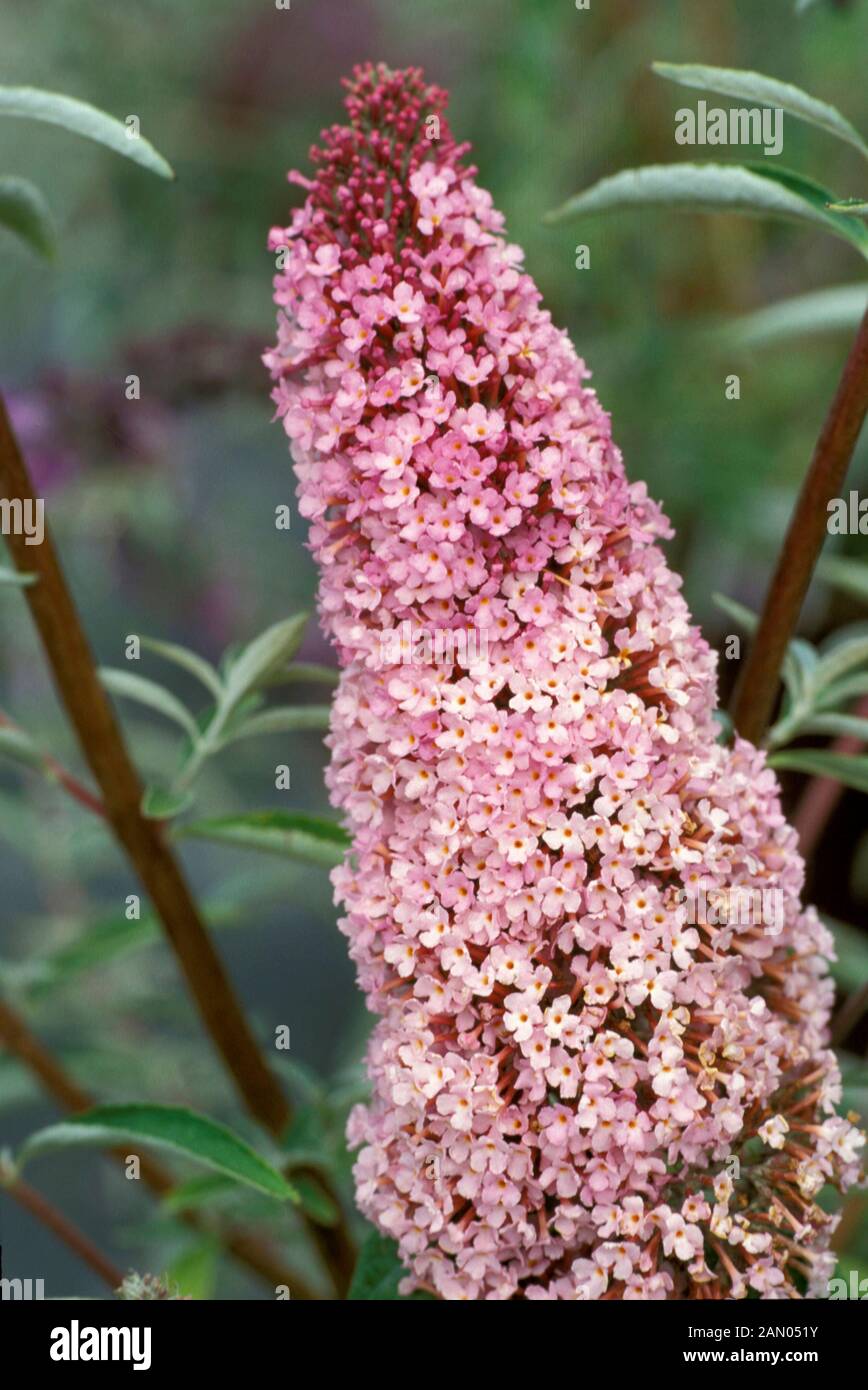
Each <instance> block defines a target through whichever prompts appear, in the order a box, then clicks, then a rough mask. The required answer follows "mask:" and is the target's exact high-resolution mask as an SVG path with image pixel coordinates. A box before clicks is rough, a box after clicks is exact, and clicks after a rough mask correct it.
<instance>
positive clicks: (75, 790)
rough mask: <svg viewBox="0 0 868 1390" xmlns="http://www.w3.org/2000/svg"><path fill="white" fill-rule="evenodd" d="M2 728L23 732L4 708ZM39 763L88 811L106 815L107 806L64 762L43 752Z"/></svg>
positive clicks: (46, 774)
mask: <svg viewBox="0 0 868 1390" xmlns="http://www.w3.org/2000/svg"><path fill="white" fill-rule="evenodd" d="M0 729H12V730H13V731H15V732H23V730H19V726H18V725H17V724H16V723H15V721H14V720H12V719H10V718H9V716H8V714H4V713H3V711H2V710H0ZM39 765H40V767H41V768H42V771H43V772H44V773H45V776H46V777H48V778H49V780H50V781H52V782H57V784H58V785H59V786H61V787H63V790H64V791H65V792H68V793H69V795H70V796H71V797H72V798H73V800H74V801H77V802H79V804H80V805H81V806H84V807H85V808H86V809H87V810H88V811H92V812H93V814H94V815H95V816H103V817H104V816H105V808H104V807H103V804H102V802H101V801H99V800H97V798H96V797H95V796H94V794H93V792H91V791H88V789H87V787H85V786H84V785H83V784H82V783H81V782H79V780H78V778H77V777H73V775H72V773H71V772H69V771H68V770H67V769H66V768H65V767H64V766H63V763H59V762H58V761H57V759H56V758H53V757H52V756H51V754H50V753H42V754H41V755H40V758H39Z"/></svg>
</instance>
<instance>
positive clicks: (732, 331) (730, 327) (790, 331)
mask: <svg viewBox="0 0 868 1390" xmlns="http://www.w3.org/2000/svg"><path fill="white" fill-rule="evenodd" d="M866 307H868V286H866V285H865V283H864V282H863V283H861V284H857V285H834V286H833V287H832V288H831V289H827V290H814V291H812V292H811V293H810V294H799V295H794V296H793V298H792V299H782V300H781V301H780V302H779V303H778V304H770V305H769V306H768V308H765V309H757V310H756V311H755V312H754V313H752V314H745V315H744V316H743V317H742V318H738V319H735V320H734V321H733V322H732V323H730V324H727V326H726V328H725V329H724V330H723V332H724V336H725V337H726V338H727V339H729V340H730V341H732V342H735V343H742V344H744V345H745V346H746V347H763V346H765V345H766V344H767V343H775V342H779V341H782V340H786V339H788V338H800V337H804V336H806V335H808V334H811V333H842V332H855V330H856V329H857V328H858V327H859V324H860V323H861V322H862V317H863V315H864V313H865V309H866Z"/></svg>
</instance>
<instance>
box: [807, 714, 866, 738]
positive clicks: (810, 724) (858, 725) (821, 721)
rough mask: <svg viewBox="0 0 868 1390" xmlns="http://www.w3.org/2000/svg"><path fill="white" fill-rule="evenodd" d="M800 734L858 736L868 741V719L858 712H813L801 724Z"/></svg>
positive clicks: (839, 736)
mask: <svg viewBox="0 0 868 1390" xmlns="http://www.w3.org/2000/svg"><path fill="white" fill-rule="evenodd" d="M799 734H800V735H801V734H822V735H826V736H828V737H829V738H845V737H846V738H858V739H861V740H862V742H863V743H868V719H861V718H860V717H859V715H857V714H838V713H835V714H831V713H830V714H812V715H811V716H810V718H808V719H805V720H804V721H803V723H802V724H800V725H799Z"/></svg>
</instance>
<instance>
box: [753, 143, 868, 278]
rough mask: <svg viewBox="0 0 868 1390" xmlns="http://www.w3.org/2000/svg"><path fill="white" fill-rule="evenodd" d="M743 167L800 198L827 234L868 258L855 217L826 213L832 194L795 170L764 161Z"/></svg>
mask: <svg viewBox="0 0 868 1390" xmlns="http://www.w3.org/2000/svg"><path fill="white" fill-rule="evenodd" d="M745 167H746V168H747V169H748V170H750V172H751V173H753V174H759V175H760V176H761V177H762V178H765V179H770V180H771V181H772V182H773V183H778V184H780V186H781V187H782V188H784V189H786V190H787V191H788V192H790V193H794V194H795V196H796V197H797V198H803V199H804V201H805V203H806V204H807V205H808V206H810V207H812V208H813V210H814V212H815V213H816V215H817V217H819V219H820V221H821V222H824V223H825V225H826V230H827V231H829V232H834V233H835V235H836V236H839V237H841V238H842V240H844V241H849V242H850V243H851V245H853V246H855V247H856V249H857V251H859V252H861V254H862V255H863V256H866V257H868V227H865V226H863V224H862V223H861V222H859V221H857V219H856V218H855V217H848V216H847V215H846V214H845V213H840V212H832V211H830V208H831V206H832V204H834V202H835V201H836V200H835V195H834V194H833V193H830V192H829V190H828V188H825V187H824V186H823V184H821V183H817V182H816V181H815V180H814V179H809V178H807V177H806V176H805V175H804V174H800V173H799V171H798V170H797V169H787V168H785V167H783V166H782V165H780V164H773V163H771V162H770V161H768V160H765V161H756V162H749V163H748V164H747V165H746V166H745Z"/></svg>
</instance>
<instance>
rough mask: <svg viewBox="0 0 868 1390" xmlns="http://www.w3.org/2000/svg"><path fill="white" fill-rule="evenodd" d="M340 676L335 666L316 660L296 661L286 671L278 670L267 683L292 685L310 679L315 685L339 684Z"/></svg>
mask: <svg viewBox="0 0 868 1390" xmlns="http://www.w3.org/2000/svg"><path fill="white" fill-rule="evenodd" d="M339 679H340V676H339V674H338V672H337V671H336V670H335V668H334V667H333V666H321V665H319V664H318V663H317V662H315V661H294V662H293V663H292V665H291V666H287V668H286V670H285V671H277V672H275V674H274V675H273V676H270V677H269V679H268V680H267V681H266V682H265V684H266V685H290V684H296V683H297V682H304V681H309V682H310V683H311V684H313V685H331V686H335V685H337V683H338V681H339Z"/></svg>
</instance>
